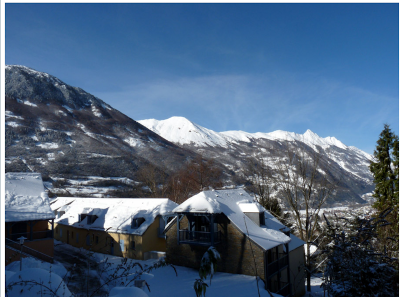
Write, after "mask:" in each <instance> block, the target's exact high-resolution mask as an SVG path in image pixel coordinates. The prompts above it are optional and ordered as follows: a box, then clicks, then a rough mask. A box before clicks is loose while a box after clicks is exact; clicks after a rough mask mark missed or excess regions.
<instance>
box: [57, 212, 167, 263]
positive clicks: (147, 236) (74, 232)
mask: <svg viewBox="0 0 400 297" xmlns="http://www.w3.org/2000/svg"><path fill="white" fill-rule="evenodd" d="M159 220H160V217H156V219H155V221H154V222H153V223H152V224H151V225H150V226H149V227H148V228H147V230H146V231H145V232H144V234H143V235H142V236H140V235H133V234H127V233H115V232H106V231H100V230H95V229H89V230H87V229H83V228H76V227H72V226H68V225H62V224H57V223H54V226H55V231H54V239H56V240H59V241H62V242H65V243H68V244H70V245H72V246H74V247H77V248H85V249H87V250H92V251H94V252H98V253H103V254H112V255H115V256H119V257H127V258H132V259H138V260H143V259H144V255H145V253H146V252H150V251H161V252H165V250H166V243H165V239H164V238H159V237H158V233H157V232H158V227H159ZM132 242H134V244H133V243H132ZM88 243H89V244H88ZM121 247H122V248H121Z"/></svg>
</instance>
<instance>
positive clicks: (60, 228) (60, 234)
mask: <svg viewBox="0 0 400 297" xmlns="http://www.w3.org/2000/svg"><path fill="white" fill-rule="evenodd" d="M60 237H62V229H61V227H60Z"/></svg>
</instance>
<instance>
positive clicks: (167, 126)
mask: <svg viewBox="0 0 400 297" xmlns="http://www.w3.org/2000/svg"><path fill="white" fill-rule="evenodd" d="M138 122H139V123H141V124H142V125H143V126H145V127H146V128H148V129H150V130H152V131H153V132H155V133H157V134H158V135H160V136H162V137H163V138H165V139H167V140H169V141H171V142H174V143H178V144H192V145H194V146H198V147H200V146H207V145H209V146H223V147H226V146H228V145H229V144H230V143H237V142H240V141H241V142H251V141H252V140H254V139H269V140H287V141H300V142H303V143H305V144H307V145H309V146H310V147H313V148H315V147H316V146H317V145H318V146H321V147H322V148H327V147H330V146H336V147H338V148H341V149H349V147H347V146H346V145H344V144H343V143H342V142H341V141H339V140H337V139H336V138H335V137H325V138H322V137H319V136H318V135H317V134H316V133H314V132H312V131H311V130H307V131H306V132H305V133H304V134H297V133H293V132H286V131H281V130H277V131H274V132H270V133H262V132H257V133H248V132H244V131H226V132H215V131H212V130H209V129H207V128H204V127H201V126H199V125H197V124H195V123H193V122H191V121H189V120H188V119H186V118H184V117H171V118H169V119H166V120H162V121H158V120H155V119H149V120H142V121H138ZM352 149H353V150H355V151H357V150H358V149H357V148H354V147H353V148H352ZM358 151H359V152H360V153H362V151H360V150H358ZM364 156H366V157H370V156H369V155H368V154H366V153H364Z"/></svg>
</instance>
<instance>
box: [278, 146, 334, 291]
mask: <svg viewBox="0 0 400 297" xmlns="http://www.w3.org/2000/svg"><path fill="white" fill-rule="evenodd" d="M285 153H286V156H285V158H283V159H281V160H280V161H279V162H278V164H277V172H276V173H277V174H276V176H275V183H276V186H277V188H278V191H280V193H281V194H282V197H284V199H285V200H286V202H287V204H288V206H289V209H290V211H291V213H292V215H293V217H294V219H295V227H296V229H297V232H298V235H299V236H300V238H301V239H302V240H303V241H305V242H306V247H307V252H306V259H305V260H306V261H305V262H306V273H307V291H310V290H311V273H312V269H313V268H312V258H311V252H310V247H311V245H312V244H315V243H314V242H313V241H314V240H315V239H316V237H317V232H316V231H317V229H318V225H319V224H318V221H319V216H318V214H319V212H320V210H321V207H322V206H323V205H324V204H325V202H326V200H327V199H328V198H329V197H330V196H331V195H333V194H334V192H335V189H336V188H337V185H338V181H337V180H336V179H335V178H334V177H332V176H329V175H328V173H326V172H324V171H322V170H321V169H322V165H323V163H324V160H323V159H322V156H321V155H320V154H319V153H318V152H316V151H314V150H309V151H307V149H306V146H302V147H300V148H299V147H295V146H293V145H291V144H290V143H288V144H287V146H286V152H285ZM302 212H303V213H304V214H303V213H302Z"/></svg>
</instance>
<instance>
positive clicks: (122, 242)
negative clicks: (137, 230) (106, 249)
mask: <svg viewBox="0 0 400 297" xmlns="http://www.w3.org/2000/svg"><path fill="white" fill-rule="evenodd" d="M119 246H120V247H121V252H125V245H124V240H123V239H120V240H119Z"/></svg>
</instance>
